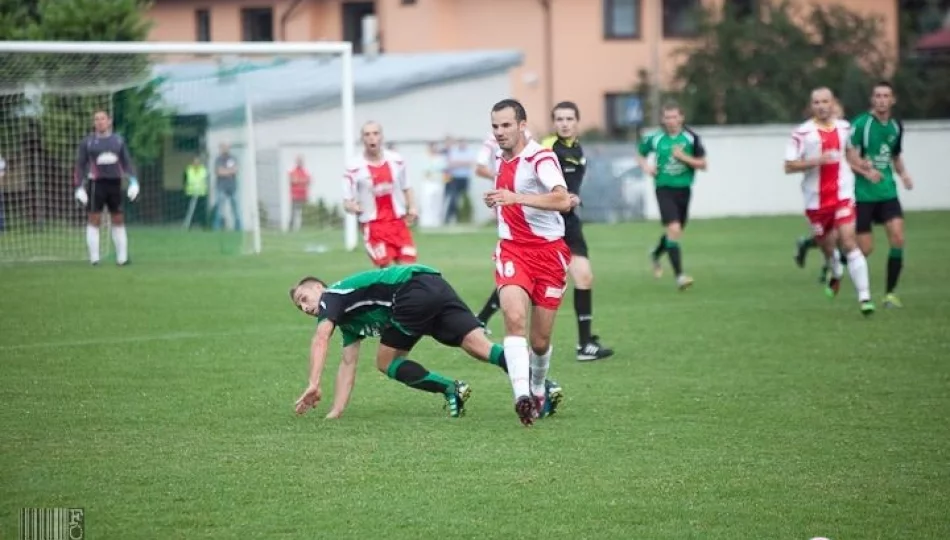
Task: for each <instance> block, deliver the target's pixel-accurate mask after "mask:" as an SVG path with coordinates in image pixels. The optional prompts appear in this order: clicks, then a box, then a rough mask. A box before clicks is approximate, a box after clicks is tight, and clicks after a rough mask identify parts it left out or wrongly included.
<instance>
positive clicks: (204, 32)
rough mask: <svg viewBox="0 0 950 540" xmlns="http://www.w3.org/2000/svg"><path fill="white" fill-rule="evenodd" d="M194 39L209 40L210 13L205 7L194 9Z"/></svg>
mask: <svg viewBox="0 0 950 540" xmlns="http://www.w3.org/2000/svg"><path fill="white" fill-rule="evenodd" d="M195 41H211V13H210V12H209V11H208V10H207V9H196V10H195Z"/></svg>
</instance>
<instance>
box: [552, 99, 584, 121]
mask: <svg viewBox="0 0 950 540" xmlns="http://www.w3.org/2000/svg"><path fill="white" fill-rule="evenodd" d="M559 109H567V110H569V111H574V118H575V119H577V120H580V119H581V110H580V109H579V108H578V107H577V103H574V102H573V101H562V102H560V103H558V104H557V105H555V106H554V108H553V109H551V120H554V112H555V111H557V110H559Z"/></svg>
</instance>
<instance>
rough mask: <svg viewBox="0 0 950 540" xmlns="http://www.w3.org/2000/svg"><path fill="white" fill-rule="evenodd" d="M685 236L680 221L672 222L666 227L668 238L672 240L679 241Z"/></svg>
mask: <svg viewBox="0 0 950 540" xmlns="http://www.w3.org/2000/svg"><path fill="white" fill-rule="evenodd" d="M681 234H683V225H682V224H681V223H680V222H679V221H672V222H670V223H669V224H668V225H667V226H666V236H667V237H668V238H669V239H670V240H678V239H679V237H680V235H681Z"/></svg>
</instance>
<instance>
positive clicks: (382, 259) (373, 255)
mask: <svg viewBox="0 0 950 540" xmlns="http://www.w3.org/2000/svg"><path fill="white" fill-rule="evenodd" d="M363 243H364V245H365V246H366V252H367V253H369V258H370V259H371V260H372V261H373V264H375V265H376V266H379V267H381V268H382V267H384V266H389V265H390V264H392V263H394V262H395V263H399V264H410V263H414V262H416V244H415V243H414V242H413V241H412V233H411V232H410V231H409V226H408V225H406V222H405V221H403V220H401V219H394V220H389V221H371V222H369V223H365V224H363Z"/></svg>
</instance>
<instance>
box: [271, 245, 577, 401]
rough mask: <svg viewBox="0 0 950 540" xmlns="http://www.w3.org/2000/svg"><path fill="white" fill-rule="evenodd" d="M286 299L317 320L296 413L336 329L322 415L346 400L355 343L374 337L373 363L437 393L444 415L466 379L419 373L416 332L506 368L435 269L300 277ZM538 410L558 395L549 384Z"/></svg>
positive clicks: (500, 351) (315, 394) (311, 396)
mask: <svg viewBox="0 0 950 540" xmlns="http://www.w3.org/2000/svg"><path fill="white" fill-rule="evenodd" d="M290 297H291V300H292V301H293V303H294V305H296V306H297V307H298V308H299V309H300V310H301V311H303V312H304V313H306V314H308V315H311V316H313V317H316V318H317V329H316V334H315V335H314V337H313V340H312V342H311V349H310V381H309V385H308V387H307V390H306V391H305V392H304V393H303V395H301V396H300V399H298V400H297V404H296V410H297V413H298V414H303V413H305V412H306V411H307V410H309V409H310V408H312V407H313V406H315V405H316V404H317V402H318V401H320V399H321V397H322V392H321V389H320V382H321V377H322V375H323V368H324V366H325V365H326V355H327V349H328V346H329V339H330V337H331V336H332V334H333V332H334V331H335V330H336V329H339V330H340V334H341V335H342V338H343V360H342V362H341V363H340V368H339V373H338V375H337V387H336V393H335V395H334V400H333V405H332V408H331V410H330V413H329V414H328V415H327V417H328V418H337V417H339V416H340V415H342V413H343V409H344V408H345V407H346V405H347V403H348V402H349V397H350V393H351V391H352V389H353V384H354V382H355V378H356V364H357V361H358V360H359V351H360V343H361V342H362V341H363V340H364V339H366V338H369V337H378V338H379V339H380V345H379V348H378V350H377V353H376V367H377V368H378V369H379V370H380V371H381V372H383V373H384V374H386V375H387V376H388V377H389V378H391V379H395V380H396V381H399V382H401V383H403V384H405V385H406V386H409V387H411V388H415V389H417V390H422V391H425V392H431V393H437V394H441V395H443V396H444V397H445V400H446V406H447V408H448V409H449V414H450V415H451V416H453V417H458V416H461V415H462V414H463V413H464V411H465V402H466V400H467V399H468V397H469V395H470V393H471V389H470V387H469V385H468V384H466V383H465V382H462V381H458V380H455V379H452V378H449V377H445V376H443V375H440V374H438V373H435V372H432V371H429V370H427V369H426V368H425V367H423V366H422V365H421V364H419V363H418V362H415V361H413V360H410V359H409V358H407V356H408V354H409V352H410V351H411V350H412V349H413V347H415V345H416V343H418V342H419V340H420V339H422V337H423V336H431V337H433V338H434V339H435V340H436V341H438V342H439V343H441V344H443V345H447V346H449V347H461V348H462V349H464V350H465V351H466V352H467V353H468V354H469V355H471V356H472V357H474V358H477V359H479V360H483V361H486V362H490V363H492V364H494V365H497V366H499V367H501V368H502V369H504V370H507V363H506V362H505V355H504V348H503V347H502V346H501V345H497V344H493V343H492V342H491V341H489V340H488V338H487V337H486V336H485V334H484V332H483V331H482V329H481V324H480V323H479V321H478V320H477V319H476V318H475V315H474V314H473V313H472V312H471V310H469V309H468V306H466V305H465V303H464V302H462V300H461V299H460V298H459V296H458V294H456V292H455V290H454V289H453V288H452V286H451V285H449V283H448V282H447V281H445V279H443V277H442V275H441V274H440V272H439V271H438V270H436V269H434V268H431V267H428V266H424V265H420V264H411V265H400V266H392V267H388V268H384V269H378V270H371V271H368V272H361V273H358V274H354V275H352V276H349V277H347V278H344V279H342V280H340V281H338V282H336V283H333V284H332V285H326V284H325V283H324V282H323V281H322V280H320V279H318V278H315V277H305V278H303V279H301V280H300V281H299V282H298V283H297V284H296V285H294V287H293V288H291V290H290ZM545 388H546V390H547V392H546V394H547V395H546V396H545V397H546V400H545V401H546V403H545V408H544V411H543V412H544V413H545V414H548V415H549V414H554V412H555V411H556V409H557V405H558V404H559V403H560V400H561V389H560V387H558V386H557V383H554V382H553V381H547V382H546V384H545Z"/></svg>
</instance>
